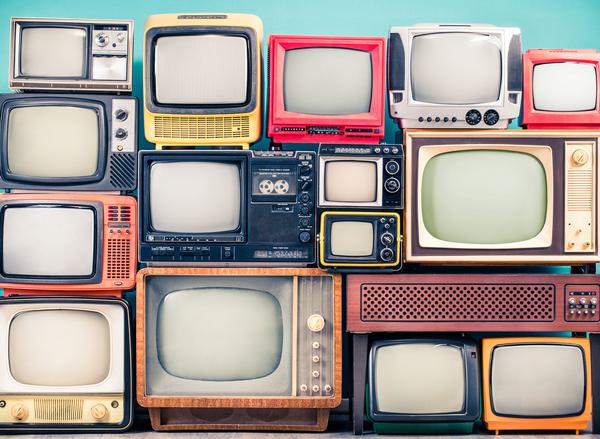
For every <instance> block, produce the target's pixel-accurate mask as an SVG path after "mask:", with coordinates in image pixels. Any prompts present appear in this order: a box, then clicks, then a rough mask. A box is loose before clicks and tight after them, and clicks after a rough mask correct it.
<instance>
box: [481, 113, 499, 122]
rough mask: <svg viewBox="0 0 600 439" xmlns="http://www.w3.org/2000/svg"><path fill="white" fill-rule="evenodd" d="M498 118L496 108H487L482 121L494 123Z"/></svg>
mask: <svg viewBox="0 0 600 439" xmlns="http://www.w3.org/2000/svg"><path fill="white" fill-rule="evenodd" d="M499 120H500V115H499V114H498V112H497V111H496V110H488V111H486V112H485V114H484V115H483V121H484V122H485V124H486V125H496V124H497V123H498V121H499Z"/></svg>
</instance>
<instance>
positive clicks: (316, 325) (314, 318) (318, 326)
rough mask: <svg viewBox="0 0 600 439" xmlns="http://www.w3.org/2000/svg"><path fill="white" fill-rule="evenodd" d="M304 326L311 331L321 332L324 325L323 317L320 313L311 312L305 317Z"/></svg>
mask: <svg viewBox="0 0 600 439" xmlns="http://www.w3.org/2000/svg"><path fill="white" fill-rule="evenodd" d="M306 326H308V329H310V330H311V331H312V332H321V331H322V330H323V328H324V327H325V318H324V317H323V316H322V315H321V314H313V315H311V316H310V317H309V318H308V319H306Z"/></svg>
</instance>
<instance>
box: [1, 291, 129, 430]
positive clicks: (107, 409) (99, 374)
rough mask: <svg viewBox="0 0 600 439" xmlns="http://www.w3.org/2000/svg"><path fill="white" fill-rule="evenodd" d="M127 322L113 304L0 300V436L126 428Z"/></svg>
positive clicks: (123, 309)
mask: <svg viewBox="0 0 600 439" xmlns="http://www.w3.org/2000/svg"><path fill="white" fill-rule="evenodd" d="M130 322H131V316H130V311H129V306H128V305H127V303H126V302H125V301H122V300H120V299H115V298H73V297H71V298H67V297H19V298H2V299H0V328H1V329H0V346H1V348H2V361H1V362H0V432H2V433H3V434H7V433H43V434H51V433H57V432H62V433H77V432H83V433H90V432H92V431H96V432H108V431H115V432H117V431H124V430H126V429H127V428H129V426H130V425H131V424H132V422H133V404H132V402H133V374H132V362H131V361H132V356H131V349H132V343H131V323H130Z"/></svg>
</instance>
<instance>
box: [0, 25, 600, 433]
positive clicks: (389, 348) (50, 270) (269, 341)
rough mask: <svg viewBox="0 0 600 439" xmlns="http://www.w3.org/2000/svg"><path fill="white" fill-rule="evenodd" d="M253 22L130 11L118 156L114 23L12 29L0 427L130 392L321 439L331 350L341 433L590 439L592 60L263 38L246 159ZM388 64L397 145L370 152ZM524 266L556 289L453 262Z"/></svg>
mask: <svg viewBox="0 0 600 439" xmlns="http://www.w3.org/2000/svg"><path fill="white" fill-rule="evenodd" d="M262 33H263V32H262V23H261V21H260V19H259V18H258V17H256V16H253V15H247V14H179V15H177V14H168V15H154V16H151V17H149V18H148V20H147V22H146V28H145V32H144V53H143V57H144V72H143V78H144V83H143V87H144V92H143V95H144V102H143V112H144V131H145V136H146V138H147V139H148V140H149V141H150V142H152V143H154V144H156V150H153V151H150V150H147V151H140V152H139V154H138V153H137V101H136V99H135V98H134V97H132V96H131V95H130V92H131V84H132V60H133V22H131V21H118V20H112V21H105V20H66V19H30V18H23V19H21V18H17V19H13V20H12V22H11V48H10V75H9V76H10V79H9V81H10V86H11V87H12V88H13V89H17V90H21V91H25V93H21V94H5V95H1V96H0V104H1V109H0V112H1V113H0V114H1V124H0V128H1V136H0V154H1V155H0V159H1V160H0V163H1V166H0V184H1V187H2V188H4V189H7V190H8V191H9V192H10V193H5V194H2V195H1V196H0V235H1V236H2V250H1V253H0V265H1V270H0V287H2V288H4V298H3V299H2V300H1V301H0V321H1V323H0V341H1V344H0V352H1V355H0V357H1V358H3V360H2V361H0V429H1V430H2V431H5V432H11V431H12V432H26V431H46V432H51V431H61V432H75V431H88V432H89V431H94V430H96V431H123V430H125V429H127V428H128V427H129V426H130V425H131V423H132V420H133V411H134V405H135V403H134V400H135V399H136V398H134V396H133V395H134V392H133V389H134V386H133V383H134V377H135V382H136V385H135V392H136V395H137V402H138V403H139V404H140V405H141V406H142V407H145V408H148V410H149V413H150V420H151V423H152V427H153V428H154V429H156V430H281V431H293V430H297V431H311V430H312V431H322V430H325V429H326V428H327V424H328V420H329V412H330V410H331V409H333V408H336V407H338V406H339V405H340V403H341V402H342V339H343V338H345V339H346V340H350V341H351V342H349V343H345V345H347V346H348V348H349V349H348V350H346V352H344V357H343V358H344V368H345V369H346V370H349V371H351V373H350V374H349V375H348V376H350V377H351V379H350V380H348V381H351V382H348V383H345V384H344V385H345V389H344V395H345V396H349V399H350V401H351V406H352V410H351V412H352V418H353V426H354V431H355V433H357V434H362V433H363V431H364V430H366V429H373V430H374V431H376V432H378V433H433V432H435V433H442V432H446V433H452V432H454V433H468V432H472V431H473V426H474V424H475V423H477V422H478V421H480V420H481V421H483V424H484V426H485V427H486V428H487V429H489V430H492V431H500V430H532V429H533V430H575V431H580V430H583V429H585V428H586V427H587V426H588V424H589V422H590V420H591V419H592V414H593V418H594V420H595V421H596V422H594V423H593V427H594V430H595V431H600V404H598V401H600V383H599V382H598V377H599V376H600V375H599V374H600V370H599V369H598V366H599V365H600V344H599V343H600V340H599V339H598V338H597V337H598V336H597V335H594V334H592V333H593V332H600V331H599V330H600V321H599V317H600V314H599V313H597V308H596V306H597V303H598V298H599V296H600V277H598V276H596V275H594V274H593V273H595V264H596V263H597V262H600V252H599V250H598V247H599V243H598V233H597V229H598V223H597V221H598V198H597V187H598V170H599V166H598V141H599V139H600V79H599V78H600V65H599V63H600V57H599V55H598V53H597V52H596V51H595V50H554V49H553V50H530V51H528V52H526V53H525V54H523V55H522V54H521V36H520V31H519V29H516V28H501V27H494V26H489V25H477V26H475V25H474V26H468V25H456V26H454V25H452V26H451V25H418V26H412V27H394V28H392V29H391V32H390V34H389V38H388V39H387V41H386V39H385V38H381V37H372V38H369V37H313V36H289V35H271V36H270V37H269V44H268V53H269V63H268V72H269V93H268V99H267V101H268V136H269V137H270V138H271V140H272V144H271V147H270V148H269V150H268V151H259V150H250V149H249V145H250V144H251V143H252V142H255V141H257V140H258V139H260V136H261V121H262V111H261V107H262V105H261V104H262V100H263V99H262V93H261V82H262V80H261V78H262V72H261V68H262V60H261V59H262V57H261V40H262ZM386 45H387V51H386ZM386 57H387V61H386ZM386 66H387V89H388V98H389V110H390V114H391V116H392V117H393V118H395V119H397V120H398V122H399V125H400V127H401V128H405V129H406V130H404V133H403V135H404V141H403V142H402V143H403V144H400V142H398V143H397V144H385V143H380V142H381V141H382V140H383V138H384V125H385V111H386V110H385V108H386V105H385V90H386V80H385V78H386ZM107 93H111V94H107ZM522 95H523V99H522ZM521 100H522V101H523V111H522V125H523V126H524V127H526V128H528V129H527V130H507V129H506V128H507V127H508V124H509V122H510V120H511V119H514V118H516V117H518V116H519V114H520V110H521ZM473 128H474V129H476V130H472V129H473ZM490 128H497V129H495V130H490ZM594 129H596V130H598V131H594ZM398 138H400V136H398ZM299 143H302V144H308V146H301V147H300V148H301V150H300V151H298V150H296V149H297V148H295V147H294V144H296V146H297V144H299ZM197 146H200V149H197V148H196V147H197ZM315 150H316V151H317V152H316V153H315ZM136 182H139V186H138V185H137V184H136ZM136 188H137V189H138V192H137V194H138V202H139V205H140V208H139V219H138V216H137V215H138V209H137V205H136V200H135V199H134V198H132V197H130V196H125V194H126V193H128V192H129V193H131V192H133V191H134V190H135V189H136ZM138 256H139V258H138ZM138 261H139V262H140V263H142V264H144V265H146V268H143V269H141V271H139V272H137V294H136V301H135V313H134V314H135V328H136V342H135V345H133V344H132V331H131V326H132V320H133V319H132V316H131V315H130V308H129V306H128V305H127V302H126V301H124V300H123V299H122V295H123V291H126V290H128V289H131V288H132V287H133V286H134V284H136V270H137V262H138ZM403 262H406V264H405V266H404V268H403V269H402V263H403ZM421 264H422V265H433V266H437V267H440V266H441V265H449V264H451V265H458V266H462V268H463V269H462V271H461V270H460V269H458V270H456V269H445V271H446V274H433V273H434V272H435V268H434V269H432V268H424V269H419V265H421ZM525 264H529V265H537V266H544V265H552V264H555V265H566V266H571V274H570V275H558V274H533V273H532V272H531V270H527V271H528V274H481V273H479V274H474V273H468V272H469V271H471V272H473V271H475V270H473V269H471V270H469V269H468V268H467V267H469V266H473V265H485V266H499V265H505V266H507V265H513V266H515V265H516V266H519V265H525ZM465 268H466V270H465ZM401 269H402V273H401V274H400V273H393V272H396V271H400V270H401ZM406 273H408V274H406ZM457 273H460V274H457ZM342 276H344V277H343V278H342ZM342 287H343V288H344V290H345V301H344V309H342ZM342 318H344V319H345V322H344V328H343V327H342ZM344 329H345V331H344ZM556 332H569V333H572V336H571V337H565V336H562V337H558V336H556V334H554V335H555V336H550V335H548V334H549V333H556ZM481 333H484V334H486V333H494V334H496V336H488V335H484V336H483V337H481V336H477V334H481ZM498 333H506V335H507V336H503V337H498V336H497V334H498ZM514 333H519V334H521V336H519V337H516V336H514V335H512V336H510V337H508V335H511V334H514ZM523 333H526V334H525V335H523ZM587 333H590V335H589V338H587V337H586V334H587ZM467 334H474V335H473V336H470V335H467ZM133 365H135V367H134V366H133ZM592 394H593V395H594V400H595V401H596V404H595V407H593V405H592Z"/></svg>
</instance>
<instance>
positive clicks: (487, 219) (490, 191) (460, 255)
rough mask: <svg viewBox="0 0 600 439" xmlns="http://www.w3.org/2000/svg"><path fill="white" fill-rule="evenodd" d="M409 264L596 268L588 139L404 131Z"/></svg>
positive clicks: (552, 133)
mask: <svg viewBox="0 0 600 439" xmlns="http://www.w3.org/2000/svg"><path fill="white" fill-rule="evenodd" d="M405 136H406V141H405V147H406V150H405V153H406V170H407V172H406V206H405V210H404V239H405V241H404V243H405V252H404V254H405V256H406V262H417V263H429V264H514V265H516V264H538V265H546V264H548V265H549V264H562V265H583V264H592V263H596V262H599V261H600V257H599V256H600V253H599V252H598V236H597V229H598V223H597V216H598V198H597V186H598V140H599V136H600V133H599V132H594V131H579V132H578V131H559V130H546V131H542V130H540V131H537V130H535V131H534V130H506V131H497V130H494V131H491V130H488V131H477V132H474V131H446V132H443V131H436V130H432V131H428V132H427V131H421V132H419V131H410V130H409V131H407V132H406V133H405Z"/></svg>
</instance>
